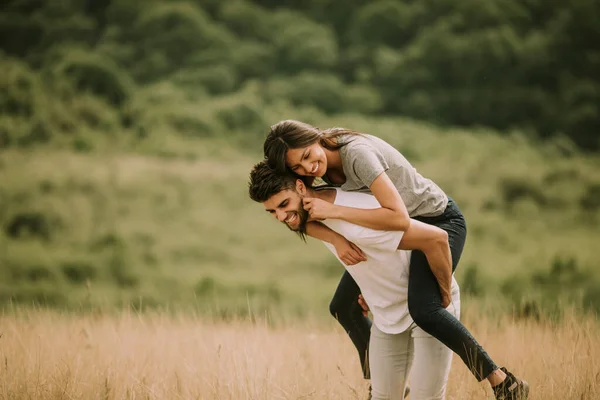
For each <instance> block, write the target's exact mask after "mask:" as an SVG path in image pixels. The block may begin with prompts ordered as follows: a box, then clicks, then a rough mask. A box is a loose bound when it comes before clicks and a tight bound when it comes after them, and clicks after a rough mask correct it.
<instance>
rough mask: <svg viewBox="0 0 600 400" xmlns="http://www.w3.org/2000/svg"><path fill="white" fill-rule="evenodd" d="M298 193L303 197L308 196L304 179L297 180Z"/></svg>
mask: <svg viewBox="0 0 600 400" xmlns="http://www.w3.org/2000/svg"><path fill="white" fill-rule="evenodd" d="M296 191H297V192H298V193H300V194H301V195H305V194H306V185H305V184H304V182H302V179H296Z"/></svg>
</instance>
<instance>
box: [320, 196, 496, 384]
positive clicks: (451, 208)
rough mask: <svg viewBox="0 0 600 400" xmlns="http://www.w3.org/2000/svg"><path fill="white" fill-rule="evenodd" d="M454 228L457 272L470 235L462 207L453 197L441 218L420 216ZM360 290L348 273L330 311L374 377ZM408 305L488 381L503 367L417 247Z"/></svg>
mask: <svg viewBox="0 0 600 400" xmlns="http://www.w3.org/2000/svg"><path fill="white" fill-rule="evenodd" d="M414 218H415V219H417V220H419V221H421V222H424V223H427V224H430V225H435V226H437V227H439V228H441V229H443V230H445V231H446V232H448V241H449V243H450V250H451V252H452V270H453V271H454V270H456V267H457V265H458V261H459V260H460V256H461V255H462V251H463V248H464V245H465V241H466V237H467V225H466V222H465V219H464V216H463V215H462V213H461V211H460V209H459V208H458V206H457V205H456V203H455V202H454V201H453V200H452V199H450V198H449V199H448V206H447V207H446V210H445V211H444V213H443V214H441V215H439V216H437V217H414ZM359 294H360V289H359V288H358V285H357V284H356V282H354V280H353V279H352V276H350V274H348V272H345V273H344V275H343V276H342V279H341V280H340V283H339V285H338V288H337V290H336V292H335V294H334V296H333V299H332V301H331V304H330V306H329V310H330V312H331V314H332V315H333V316H334V317H335V318H336V319H337V320H338V321H339V323H340V324H341V325H342V326H343V327H344V329H345V330H346V332H347V333H348V335H349V336H350V339H351V340H352V343H354V346H355V347H356V349H357V350H358V354H359V357H360V362H361V367H362V370H363V373H364V377H365V378H366V379H368V378H369V376H370V372H369V366H368V357H367V349H368V347H369V338H370V329H371V321H370V320H369V319H368V318H366V317H364V316H363V315H362V313H361V308H360V306H359V304H358V301H357V299H358V295H359ZM408 309H409V312H410V315H411V317H412V318H413V320H414V321H415V323H416V324H417V325H418V326H419V327H420V328H421V329H423V330H424V331H425V332H427V333H429V334H430V335H431V336H433V337H435V338H436V339H438V340H439V341H440V342H442V343H443V344H445V345H446V346H448V348H450V349H451V350H452V351H453V352H454V353H456V354H458V355H459V356H460V358H461V359H462V360H463V362H464V363H465V364H466V365H467V367H468V368H469V370H470V371H471V372H472V373H473V375H474V376H475V378H476V379H477V380H478V381H481V380H483V379H485V378H486V377H487V376H488V375H489V374H491V373H492V372H493V371H494V370H496V369H497V368H498V367H497V366H496V364H495V363H494V362H493V361H492V359H491V358H490V357H489V356H488V354H487V353H486V351H485V350H484V349H483V347H481V345H480V344H479V343H478V342H477V341H476V340H475V338H474V337H473V335H471V333H470V332H469V331H468V330H467V328H465V327H464V325H463V324H462V323H461V322H460V321H459V320H458V319H456V318H455V317H454V316H453V315H452V314H450V313H449V312H448V311H446V310H445V309H443V308H442V302H441V295H440V288H439V286H438V283H437V279H436V278H435V275H433V272H431V268H430V267H429V263H428V262H427V258H426V257H425V254H423V253H422V252H421V251H416V250H415V251H413V252H412V256H411V262H410V276H409V281H408Z"/></svg>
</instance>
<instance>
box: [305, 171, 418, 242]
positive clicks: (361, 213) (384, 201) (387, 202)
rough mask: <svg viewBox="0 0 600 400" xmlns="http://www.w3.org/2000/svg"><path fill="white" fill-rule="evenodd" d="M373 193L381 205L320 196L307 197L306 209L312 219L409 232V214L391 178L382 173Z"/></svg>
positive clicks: (373, 187)
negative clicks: (352, 204) (353, 203)
mask: <svg viewBox="0 0 600 400" xmlns="http://www.w3.org/2000/svg"><path fill="white" fill-rule="evenodd" d="M369 189H371V192H372V193H373V195H375V197H376V198H377V201H378V202H379V204H380V205H381V208H374V209H362V208H353V207H344V206H339V205H335V204H331V203H329V202H326V201H324V200H320V199H313V198H311V199H306V198H305V199H304V208H305V209H306V210H307V211H308V212H309V213H310V216H311V218H313V219H327V218H333V219H343V220H344V221H347V222H351V223H353V224H356V225H360V226H364V227H365V228H371V229H376V230H379V231H407V230H408V228H409V227H410V217H409V216H408V211H407V210H406V206H405V205H404V201H402V198H401V197H400V194H399V193H398V189H396V187H395V186H394V184H393V183H392V181H391V179H390V178H389V177H388V176H387V174H386V173H385V172H382V173H381V174H380V175H379V176H378V177H377V178H375V180H374V181H373V183H372V184H371V187H370V188H369Z"/></svg>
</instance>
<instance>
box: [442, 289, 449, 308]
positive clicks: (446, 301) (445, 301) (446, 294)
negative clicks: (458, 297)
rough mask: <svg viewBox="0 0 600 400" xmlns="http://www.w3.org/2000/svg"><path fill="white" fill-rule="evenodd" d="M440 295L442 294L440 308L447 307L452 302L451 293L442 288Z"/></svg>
mask: <svg viewBox="0 0 600 400" xmlns="http://www.w3.org/2000/svg"><path fill="white" fill-rule="evenodd" d="M440 292H441V295H442V308H447V307H448V306H449V305H450V303H452V295H451V294H450V292H447V291H446V292H444V291H443V290H441V291H440Z"/></svg>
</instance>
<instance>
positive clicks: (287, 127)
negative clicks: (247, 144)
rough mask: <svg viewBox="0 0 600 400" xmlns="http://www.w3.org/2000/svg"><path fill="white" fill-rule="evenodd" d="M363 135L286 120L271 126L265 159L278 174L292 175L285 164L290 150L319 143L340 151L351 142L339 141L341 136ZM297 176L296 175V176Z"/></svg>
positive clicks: (266, 142)
mask: <svg viewBox="0 0 600 400" xmlns="http://www.w3.org/2000/svg"><path fill="white" fill-rule="evenodd" d="M358 135H362V134H361V133H360V132H356V131H353V130H349V129H344V128H331V129H326V130H324V131H322V130H320V129H319V128H316V127H314V126H312V125H309V124H307V123H304V122H300V121H295V120H291V119H289V120H285V121H280V122H278V123H276V124H275V125H273V126H271V130H270V131H269V134H268V135H267V138H266V139H265V143H264V147H263V149H264V154H265V159H266V160H267V163H268V164H269V166H270V167H271V168H273V169H275V170H276V171H277V172H278V173H280V174H284V173H290V172H292V173H293V171H291V170H290V169H289V168H287V165H286V163H285V156H286V154H287V151H288V150H289V149H300V148H304V147H308V146H310V145H312V144H313V143H316V142H319V143H320V144H321V146H323V147H324V148H326V149H328V150H338V149H340V148H342V147H344V146H345V145H346V144H348V142H349V141H342V142H340V141H338V138H339V137H341V136H358ZM294 175H296V174H294Z"/></svg>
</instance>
